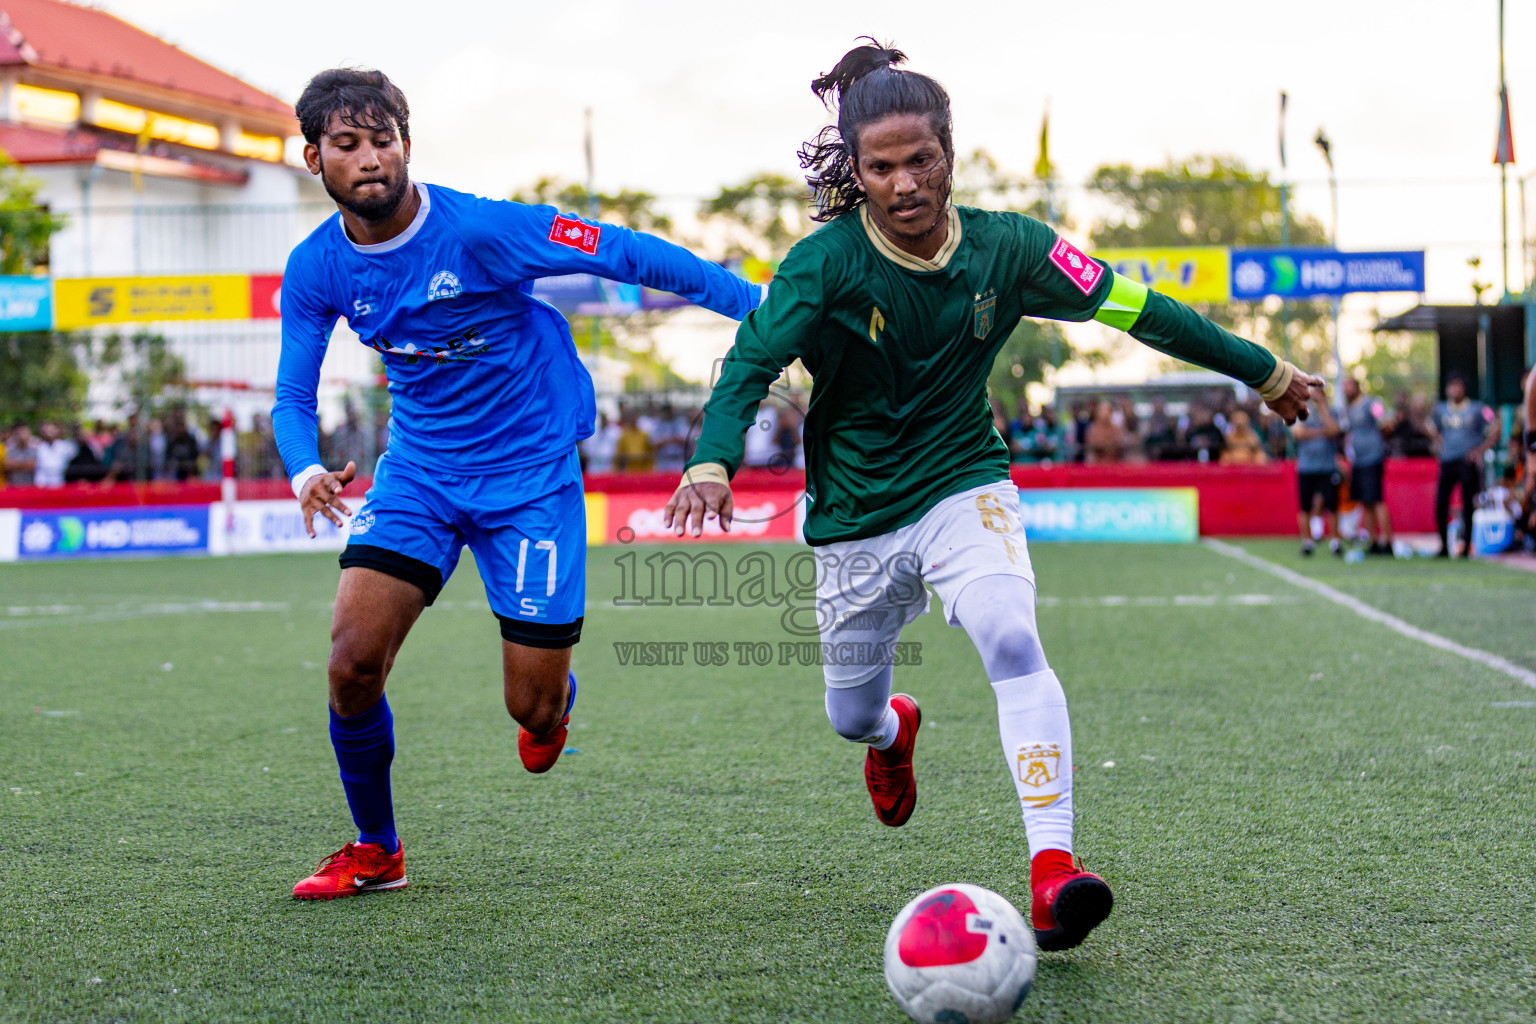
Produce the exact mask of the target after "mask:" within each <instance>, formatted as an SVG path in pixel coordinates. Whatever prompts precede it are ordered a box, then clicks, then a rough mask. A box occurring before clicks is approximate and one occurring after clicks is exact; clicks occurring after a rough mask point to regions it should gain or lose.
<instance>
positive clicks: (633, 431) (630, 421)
mask: <svg viewBox="0 0 1536 1024" xmlns="http://www.w3.org/2000/svg"><path fill="white" fill-rule="evenodd" d="M619 427H620V429H619V443H618V444H617V445H616V446H615V448H614V453H613V468H614V469H616V470H618V471H619V472H620V473H638V472H644V471H647V470H649V469H650V468H651V466H652V463H653V456H652V451H651V438H650V435H649V434H647V433H646V432H645V431H643V430H641V429H640V424H639V422H638V419H637V417H636V416H635V413H634V412H633V411H632V410H628V409H626V410H625V411H624V412H622V413H620V414H619Z"/></svg>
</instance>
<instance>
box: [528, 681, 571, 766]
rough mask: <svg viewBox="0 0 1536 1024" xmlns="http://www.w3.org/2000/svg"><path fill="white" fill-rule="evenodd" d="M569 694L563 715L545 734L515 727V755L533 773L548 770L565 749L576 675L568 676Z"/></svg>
mask: <svg viewBox="0 0 1536 1024" xmlns="http://www.w3.org/2000/svg"><path fill="white" fill-rule="evenodd" d="M570 682H571V695H570V696H569V697H567V698H566V701H565V717H564V718H562V719H560V722H559V724H558V725H556V726H555V727H554V729H553V730H552V731H550V732H549V733H548V734H547V735H544V736H534V734H533V733H531V732H529V731H528V730H527V729H524V728H523V727H522V726H518V727H517V756H518V757H520V758H522V759H523V767H524V768H526V769H528V770H529V771H531V772H533V773H534V774H535V775H538V774H541V773H543V772H547V771H549V770H550V769H551V768H553V767H554V766H555V762H556V761H558V760H560V752H561V751H563V750H564V749H565V738H566V736H567V735H568V733H569V730H568V729H567V726H569V725H570V724H571V707H572V705H574V704H575V703H576V676H575V674H574V673H572V674H571V676H570Z"/></svg>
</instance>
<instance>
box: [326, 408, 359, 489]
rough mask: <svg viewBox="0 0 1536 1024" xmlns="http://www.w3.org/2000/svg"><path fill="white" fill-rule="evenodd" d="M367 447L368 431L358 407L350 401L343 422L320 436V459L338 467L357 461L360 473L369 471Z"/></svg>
mask: <svg viewBox="0 0 1536 1024" xmlns="http://www.w3.org/2000/svg"><path fill="white" fill-rule="evenodd" d="M367 447H368V432H367V430H365V429H364V427H363V420H362V417H361V416H359V415H358V412H357V407H356V406H354V405H353V404H352V403H351V402H350V401H349V402H347V404H346V409H345V418H344V419H343V420H342V421H341V423H340V424H338V425H337V427H336V429H335V430H333V431H331V432H330V433H329V434H321V436H320V453H321V459H320V461H321V462H323V463H325V464H326V465H327V466H331V465H334V466H336V467H337V468H338V469H340V468H341V467H343V466H345V465H346V464H347V463H349V462H355V463H357V471H358V472H359V473H369V472H371V467H370V466H369V465H368V452H367Z"/></svg>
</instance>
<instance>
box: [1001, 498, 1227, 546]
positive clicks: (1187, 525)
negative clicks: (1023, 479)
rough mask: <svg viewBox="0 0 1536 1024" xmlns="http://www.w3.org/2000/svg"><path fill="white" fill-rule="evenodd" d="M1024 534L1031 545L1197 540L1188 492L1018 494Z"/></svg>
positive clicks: (1196, 517) (1196, 503)
mask: <svg viewBox="0 0 1536 1024" xmlns="http://www.w3.org/2000/svg"><path fill="white" fill-rule="evenodd" d="M1019 518H1020V519H1022V520H1023V522H1024V534H1025V536H1026V537H1028V538H1029V540H1030V542H1031V543H1033V542H1035V541H1072V540H1075V541H1138V542H1143V543H1148V542H1150V543H1166V544H1192V543H1194V541H1195V540H1196V539H1197V538H1198V537H1199V535H1200V494H1199V492H1198V491H1196V490H1195V489H1194V488H1193V487H1143V488H1128V489H1124V490H1111V489H1107V488H1073V489H1070V490H1065V489H1063V490H1055V489H1040V490H1032V489H1025V490H1021V491H1019Z"/></svg>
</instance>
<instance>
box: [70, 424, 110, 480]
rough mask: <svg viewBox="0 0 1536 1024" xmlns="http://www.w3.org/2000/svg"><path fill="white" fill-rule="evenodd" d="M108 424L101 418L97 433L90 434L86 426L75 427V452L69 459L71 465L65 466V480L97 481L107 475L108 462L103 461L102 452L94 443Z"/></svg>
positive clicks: (97, 425)
mask: <svg viewBox="0 0 1536 1024" xmlns="http://www.w3.org/2000/svg"><path fill="white" fill-rule="evenodd" d="M104 426H106V424H104V423H102V422H101V421H100V420H98V421H97V422H96V427H97V433H96V434H94V435H93V434H89V433H87V432H86V430H85V428H84V427H82V426H79V425H77V426H76V427H75V436H74V444H75V454H74V456H73V457H72V458H70V460H69V465H67V466H65V467H64V482H65V483H67V484H73V483H95V482H97V481H99V480H100V479H101V478H102V477H104V476H106V475H107V464H106V463H105V462H103V461H102V459H101V453H100V452H99V451H97V449H96V446H95V444H94V443H93V442H94V441H95V439H96V438H99V437H100V436H101V428H103V427H104Z"/></svg>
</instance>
